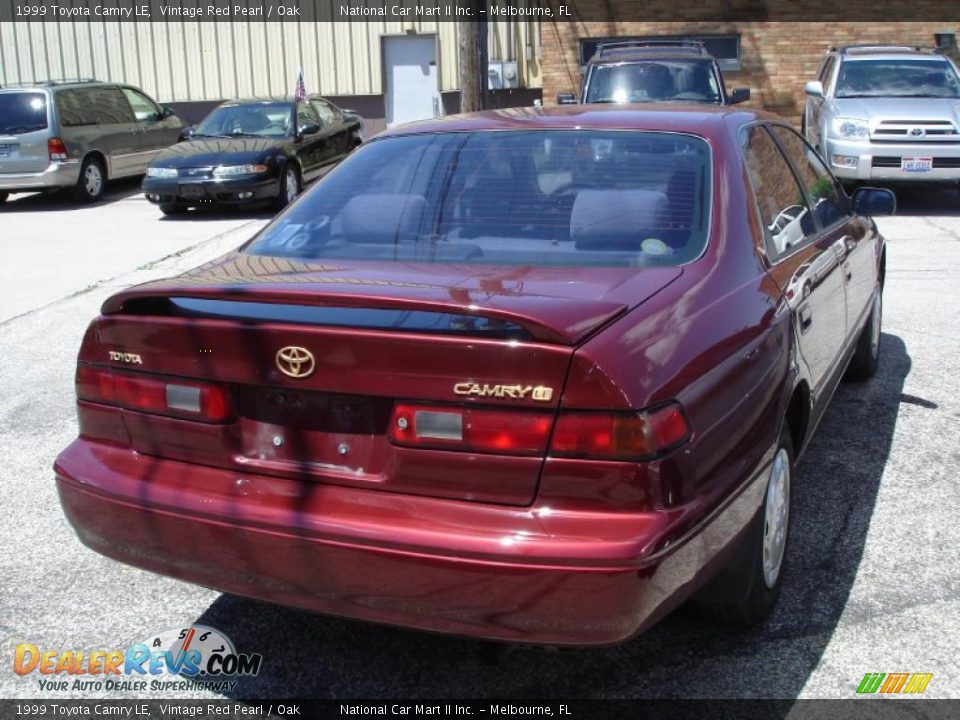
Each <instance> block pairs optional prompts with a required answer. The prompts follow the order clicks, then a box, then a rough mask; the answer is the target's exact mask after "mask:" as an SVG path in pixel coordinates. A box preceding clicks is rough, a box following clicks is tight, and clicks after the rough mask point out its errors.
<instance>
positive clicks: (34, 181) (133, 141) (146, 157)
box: [0, 80, 183, 203]
mask: <svg viewBox="0 0 960 720" xmlns="http://www.w3.org/2000/svg"><path fill="white" fill-rule="evenodd" d="M182 134H183V122H182V121H181V120H180V119H179V118H178V117H177V116H176V115H174V113H173V111H172V110H170V109H169V108H165V107H162V106H160V105H159V104H157V103H156V102H155V101H154V100H152V99H151V98H150V97H148V96H147V95H146V94H145V93H144V92H143V91H142V90H139V89H138V88H135V87H131V86H129V85H120V84H115V83H104V82H97V81H96V80H77V81H61V82H47V83H37V84H30V85H22V86H16V87H3V88H0V203H2V202H4V201H5V200H6V199H7V196H8V194H9V193H11V192H29V191H35V190H54V189H61V188H69V189H72V190H73V193H74V195H75V197H76V198H77V199H78V200H80V201H83V202H93V201H95V200H98V199H99V198H100V197H101V196H102V195H103V192H104V188H105V184H106V181H107V180H108V179H112V178H120V177H128V176H131V175H142V174H143V173H144V172H146V169H147V165H148V164H149V163H150V161H151V160H152V159H153V157H154V156H155V155H156V154H157V153H158V152H160V151H161V150H163V149H164V148H167V147H169V146H170V145H173V144H174V143H176V142H177V141H178V140H179V139H180V137H181V135H182Z"/></svg>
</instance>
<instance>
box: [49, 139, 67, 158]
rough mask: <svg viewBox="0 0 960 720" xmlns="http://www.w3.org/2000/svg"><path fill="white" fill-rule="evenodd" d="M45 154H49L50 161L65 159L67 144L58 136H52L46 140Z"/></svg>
mask: <svg viewBox="0 0 960 720" xmlns="http://www.w3.org/2000/svg"><path fill="white" fill-rule="evenodd" d="M47 155H49V156H50V162H54V161H56V160H66V159H67V146H66V145H64V144H63V140H61V139H60V138H58V137H52V138H50V139H49V140H47Z"/></svg>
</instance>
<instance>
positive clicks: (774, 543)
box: [763, 448, 790, 590]
mask: <svg viewBox="0 0 960 720" xmlns="http://www.w3.org/2000/svg"><path fill="white" fill-rule="evenodd" d="M789 523H790V455H789V454H788V453H787V450H786V449H785V448H780V449H779V450H778V451H777V454H776V455H775V456H774V458H773V464H772V465H771V466H770V480H769V481H768V482H767V494H766V502H765V504H764V518H763V581H764V583H766V585H767V588H769V589H771V590H772V589H773V588H774V586H775V585H776V584H777V579H778V578H779V577H780V568H781V567H782V566H783V556H784V551H785V550H786V546H787V527H788V526H789Z"/></svg>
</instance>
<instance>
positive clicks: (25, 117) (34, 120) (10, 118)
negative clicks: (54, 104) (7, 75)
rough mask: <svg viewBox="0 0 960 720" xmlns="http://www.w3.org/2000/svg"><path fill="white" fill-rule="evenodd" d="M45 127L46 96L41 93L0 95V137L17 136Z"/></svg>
mask: <svg viewBox="0 0 960 720" xmlns="http://www.w3.org/2000/svg"><path fill="white" fill-rule="evenodd" d="M46 127H47V97H46V95H44V94H43V93H41V92H3V93H0V135H19V134H21V133H28V132H35V131H37V130H44V129H45V128H46Z"/></svg>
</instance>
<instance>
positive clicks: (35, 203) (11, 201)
mask: <svg viewBox="0 0 960 720" xmlns="http://www.w3.org/2000/svg"><path fill="white" fill-rule="evenodd" d="M139 192H140V178H139V177H134V178H122V179H120V180H111V181H110V182H109V183H107V188H106V190H105V191H104V193H103V197H102V198H101V199H100V200H99V201H97V202H96V203H90V204H89V205H88V204H86V203H82V202H78V201H77V200H75V199H74V198H73V196H72V195H71V194H70V191H69V190H53V191H49V192H35V193H17V194H11V195H10V197H9V198H8V199H7V201H6V202H5V203H3V204H2V205H0V213H16V212H61V211H65V210H78V209H81V208H86V207H99V206H102V205H109V204H111V203H115V202H120V201H121V200H128V199H130V198H132V197H133V196H135V195H137V194H138V193H139Z"/></svg>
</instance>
